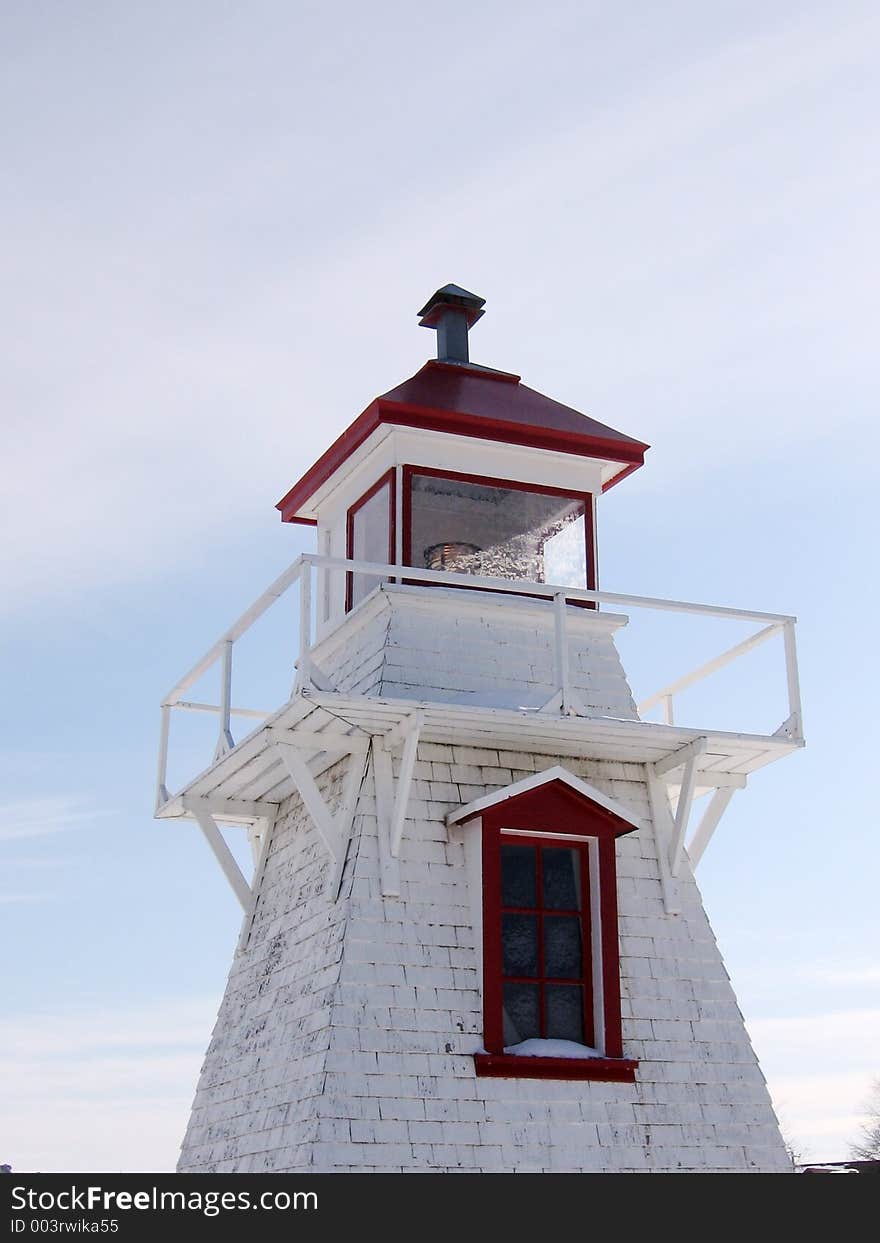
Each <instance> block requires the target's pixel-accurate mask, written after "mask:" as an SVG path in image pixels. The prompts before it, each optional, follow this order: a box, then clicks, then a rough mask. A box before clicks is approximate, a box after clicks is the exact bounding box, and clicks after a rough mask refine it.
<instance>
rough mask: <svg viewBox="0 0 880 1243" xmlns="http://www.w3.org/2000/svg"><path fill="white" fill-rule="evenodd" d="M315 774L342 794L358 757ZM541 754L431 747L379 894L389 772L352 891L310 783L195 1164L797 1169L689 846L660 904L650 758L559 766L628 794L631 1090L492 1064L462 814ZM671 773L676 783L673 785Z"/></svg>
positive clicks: (239, 975)
mask: <svg viewBox="0 0 880 1243" xmlns="http://www.w3.org/2000/svg"><path fill="white" fill-rule="evenodd" d="M347 762H348V761H346V760H341V761H339V762H338V763H337V764H336V765H335V766H334V767H333V768H331V769H328V770H327V771H326V772H325V773H324V774H323V776H322V777H321V778H320V782H319V784H320V788H321V794H322V798H323V799H324V800H325V802H326V803H327V805H328V806H337V805H338V803H339V801H340V799H341V797H342V792H343V783H344V778H345V771H346V764H347ZM545 762H546V761H545V757H535V756H531V755H529V754H527V753H517V752H509V751H504V750H502V749H500V748H473V747H465V746H462V747H456V746H454V745H445V746H441V745H438V744H431V743H424V742H422V743H420V746H419V751H418V758H417V760H416V765H415V770H414V777H413V797H412V802H411V808H410V823H409V824H408V828H407V834H406V849H405V851H404V852H403V853H402V854H401V858H400V860H399V871H400V885H399V890H400V892H399V897H398V898H395V899H389V898H383V897H382V895H381V879H380V876H381V870H380V847H379V837H378V823H377V817H376V802H375V794H376V791H375V787H374V781H373V776H372V767H370V768H368V771H367V778H366V780H365V782H364V785H363V788H362V790H361V794H360V798H359V800H358V806H357V811H356V814H355V829H354V838H355V840H354V842H353V845H352V849H351V850H350V851H349V855H348V861H347V863H346V866H345V871H344V874H343V880H342V887H341V893H340V900H339V901H338V902H337V903H335V904H334V903H328V902H327V900H326V898H325V896H324V894H323V888H324V884H325V874H326V870H327V867H328V861H327V856H326V852H325V850H324V848H323V846H322V844H321V843H320V839H319V837H318V834H317V831H316V830H315V828H314V826H313V824H312V822H311V818H310V816H309V814H308V812H307V810H306V808H305V807H304V806H303V804H302V802H301V800H300V799H299V798H298V797H297V796H292V797H291V798H289V799H288V800H287V801H286V802H285V803H284V805H283V807H282V812H281V816H280V817H279V820H278V824H277V826H276V830H275V833H274V834H273V840H272V843H271V846H270V849H269V852H268V855H267V857H266V859H265V860H264V862H263V865H262V870H261V874H260V876H259V877H258V878H257V881H256V885H255V888H256V891H257V901H256V904H255V909H254V914H253V921H252V926H251V929H250V932H249V935H248V937H247V944H246V946H245V947H244V948H243V950H242V952H241V953H240V954H239V955H238V956H237V958H236V960H235V962H234V963H233V966H232V970H231V973H230V978H229V983H228V986H227V991H226V995H225V997H224V1001H223V1004H222V1006H221V1009H220V1014H219V1017H218V1022H217V1026H216V1028H215V1032H214V1036H213V1038H212V1041H211V1045H210V1047H209V1050H208V1053H207V1057H206V1060H205V1066H204V1070H203V1072H202V1076H201V1080H200V1083H199V1087H198V1091H197V1094H196V1100H195V1105H194V1109H193V1114H192V1118H191V1120H190V1124H189V1128H188V1131H187V1135H186V1139H185V1141H184V1145H183V1151H182V1155H181V1163H180V1169H181V1170H183V1171H200V1172H209V1171H240V1172H251V1171H253V1172H260V1171H305V1172H308V1171H321V1170H328V1171H348V1170H353V1171H370V1170H392V1171H397V1170H419V1169H433V1170H468V1171H473V1172H480V1171H486V1172H493V1171H505V1170H520V1171H523V1170H528V1169H535V1170H549V1171H602V1170H609V1171H665V1170H678V1171H716V1170H717V1171H729V1172H733V1171H750V1170H778V1171H784V1170H786V1169H787V1168H788V1164H787V1158H786V1155H785V1151H784V1148H783V1145H782V1141H781V1139H780V1137H779V1132H778V1128H777V1125H776V1121H775V1118H774V1116H773V1112H772V1108H771V1105H770V1102H769V1098H768V1094H767V1090H766V1086H765V1084H764V1080H763V1078H762V1076H761V1073H760V1070H759V1068H758V1065H757V1062H756V1060H755V1057H754V1053H753V1052H752V1049H751V1046H750V1044H749V1040H748V1036H747V1034H746V1032H745V1029H744V1026H743V1023H742V1018H741V1016H740V1014H739V1011H738V1008H737V1005H736V1000H735V997H734V995H733V992H732V990H731V987H730V984H729V981H728V980H727V976H726V973H725V971H724V966H723V963H722V960H721V956H720V954H719V952H718V949H717V946H716V945H715V941H714V938H713V936H712V933H711V929H710V927H709V925H708V922H707V920H706V917H705V914H704V912H703V909H702V905H701V902H700V897H699V893H698V891H697V889H696V886H695V884H694V882H693V878H692V876H691V873H690V869H689V866H688V863H687V861H686V860H685V861H684V862H683V864H682V868H681V873H680V876H679V880H678V883H677V889H678V892H679V896H680V906H681V914H680V916H679V917H678V918H675V919H670V918H669V917H668V916H667V915H666V914H665V913H664V907H663V893H662V889H661V882H660V866H659V856H658V851H657V848H656V845H655V839H654V830H653V825H652V822H651V812H650V806H649V801H648V791H647V782H646V775H645V770H644V767H643V766H639V765H633V764H620V763H606V762H602V761H596V760H589V759H580V760H572V759H571V758H570V757H569V758H566V757H556V762H557V763H559V764H560V765H564V766H566V767H568V768H570V769H571V771H572V772H573V773H574V774H575V775H576V776H577V777H579V778H580V779H581V780H583V781H586V782H588V783H589V785H590V786H592V787H595V788H597V789H599V790H601V791H602V792H603V793H604V794H605V795H606V796H607V797H609V798H612V799H614V800H615V801H617V802H619V803H621V804H623V805H625V806H627V807H628V809H629V811H630V814H631V815H632V816H633V817H634V818H635V819H637V820H638V821H639V823H640V824H641V825H642V827H641V828H640V829H639V830H637V831H635V832H633V833H632V834H629V835H627V836H625V837H623V838H621V839H620V841H619V843H618V874H619V881H618V891H619V906H620V946H621V987H622V997H623V1033H624V1047H625V1052H626V1054H627V1055H629V1056H634V1057H637V1058H638V1059H639V1062H640V1064H639V1069H638V1072H637V1082H636V1083H635V1084H631V1085H628V1084H608V1083H590V1082H587V1083H585V1082H564V1081H563V1082H556V1081H538V1080H504V1079H501V1080H499V1079H477V1078H476V1077H475V1075H474V1073H473V1061H472V1054H473V1052H474V1050H476V1049H477V1048H479V1046H480V1042H481V1038H482V1037H481V1032H482V1026H481V1010H480V1005H481V1001H480V985H479V970H480V964H479V951H478V940H479V937H478V927H479V925H478V923H475V921H477V920H478V919H479V916H478V914H475V911H478V910H479V904H478V902H477V901H476V897H475V895H474V893H473V892H472V886H471V877H472V872H471V873H469V870H468V867H467V865H466V848H465V845H464V843H463V841H462V840H461V838H463V837H465V836H466V835H467V834H468V830H464V831H462V832H461V837H458V836H457V835H454V836H455V840H448V841H447V839H446V826H445V820H446V817H447V815H448V813H449V812H450V810H452V808H453V807H454V806H455V804H456V803H458V804H460V803H461V802H463V801H465V800H466V799H467V798H468V797H469V795H470V791H471V790H472V789H473V783H474V775H475V771H478V772H479V773H480V783H481V785H480V790H481V797H482V796H483V795H485V794H489V793H491V792H492V791H493V790H495V789H500V788H502V787H503V786H504V785H506V784H508V783H509V781H510V779H511V778H513V779H514V780H517V781H519V780H523V779H526V778H528V777H532V776H534V774H535V772H536V771H537V770H538V769H539V766H542V765H543V764H544V763H545ZM660 784H661V785H662V783H660Z"/></svg>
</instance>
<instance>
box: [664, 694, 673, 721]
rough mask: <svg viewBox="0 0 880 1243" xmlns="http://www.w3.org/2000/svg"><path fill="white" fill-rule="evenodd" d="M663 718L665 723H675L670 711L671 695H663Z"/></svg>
mask: <svg viewBox="0 0 880 1243" xmlns="http://www.w3.org/2000/svg"><path fill="white" fill-rule="evenodd" d="M663 720H664V722H665V724H666V725H674V724H675V714H674V713H673V711H672V696H671V695H664V696H663Z"/></svg>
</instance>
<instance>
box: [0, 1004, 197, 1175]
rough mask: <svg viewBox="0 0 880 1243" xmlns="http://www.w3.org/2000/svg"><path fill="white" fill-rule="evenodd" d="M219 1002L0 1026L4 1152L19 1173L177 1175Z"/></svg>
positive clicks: (48, 1015)
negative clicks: (168, 1172)
mask: <svg viewBox="0 0 880 1243" xmlns="http://www.w3.org/2000/svg"><path fill="white" fill-rule="evenodd" d="M216 1008H217V1002H216V1000H214V999H207V998H201V999H198V1000H167V1001H158V1002H156V1003H154V1004H152V1005H150V1004H147V1003H144V1004H142V1005H129V1006H120V1007H118V1008H115V1009H113V1008H109V1007H101V1008H96V1009H94V1010H92V1011H77V1012H63V1013H56V1012H45V1013H37V1014H30V1015H28V1016H26V1017H23V1018H19V1019H16V1020H15V1021H9V1022H0V1048H2V1049H3V1058H2V1060H0V1096H2V1099H3V1103H4V1108H3V1113H4V1135H3V1143H4V1145H5V1148H4V1151H3V1153H2V1154H0V1160H4V1161H9V1162H11V1163H12V1165H13V1167H14V1168H15V1169H18V1170H20V1171H25V1170H43V1171H46V1172H51V1171H58V1172H62V1171H63V1172H78V1171H88V1170H109V1171H123V1172H137V1171H161V1170H173V1168H174V1165H175V1163H176V1160H177V1152H178V1148H179V1145H180V1141H181V1139H182V1138H183V1132H184V1129H185V1127H186V1121H187V1117H188V1111H189V1107H190V1104H191V1102H192V1097H193V1094H194V1092H195V1087H196V1082H197V1079H198V1073H199V1068H200V1065H201V1061H202V1057H203V1054H204V1050H205V1048H206V1046H207V1043H208V1039H209V1036H210V1032H211V1027H212V1024H213V1020H214V1016H215V1013H216Z"/></svg>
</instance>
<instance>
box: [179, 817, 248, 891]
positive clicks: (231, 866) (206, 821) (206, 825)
mask: <svg viewBox="0 0 880 1243" xmlns="http://www.w3.org/2000/svg"><path fill="white" fill-rule="evenodd" d="M189 810H191V812H192V814H193V815H194V816H195V818H196V820H197V822H198V826H199V828H200V829H201V830H202V832H203V833H204V835H205V838H206V840H207V842H208V845H209V846H210V847H211V849H212V850H213V852H214V856H215V858H216V859H217V862H218V863H219V864H220V866H221V868H222V869H223V872H224V874H225V876H226V879H227V880H228V881H229V883H230V885H231V886H232V889H233V892H234V894H235V896H236V897H237V898H238V900H239V902H240V903H241V905H242V907H243V908H244V910H245V912H247V911H248V910H250V906H251V902H252V900H253V896H254V895H253V890H252V889H251V887H250V885H249V884H248V883H247V881H246V880H245V878H244V876H243V875H242V871H241V868H240V867H239V866H238V864H237V863H236V861H235V856H234V855H233V853H232V851H231V850H230V849H229V847H228V846H227V845H226V839H225V838H224V836H223V834H222V833H221V832H220V830H219V829H218V828H217V822H216V821H215V819H214V817H213V815H212V814H211V812H209V811H207V810H206V809H205V808H203V807H199V806H198V805H197V804H194V805H193V806H192V807H191V808H190V809H189Z"/></svg>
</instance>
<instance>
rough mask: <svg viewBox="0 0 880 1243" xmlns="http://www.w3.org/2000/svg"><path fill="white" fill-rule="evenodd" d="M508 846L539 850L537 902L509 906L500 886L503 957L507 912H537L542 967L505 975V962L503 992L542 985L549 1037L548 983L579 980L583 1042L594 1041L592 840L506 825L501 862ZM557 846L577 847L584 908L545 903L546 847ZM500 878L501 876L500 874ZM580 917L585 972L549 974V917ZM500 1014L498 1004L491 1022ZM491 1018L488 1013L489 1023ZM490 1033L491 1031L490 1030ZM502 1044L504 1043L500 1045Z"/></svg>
mask: <svg viewBox="0 0 880 1243" xmlns="http://www.w3.org/2000/svg"><path fill="white" fill-rule="evenodd" d="M505 846H528V847H532V848H533V849H534V850H535V889H536V894H535V897H536V901H537V905H536V906H534V907H526V906H522V907H519V906H505V905H504V896H503V894H502V893H501V890H500V887H499V912H500V915H501V923H502V928H501V929H499V935H500V937H501V943H502V944H501V954H502V959H503V922H504V916H505V915H529V916H534V917H535V918H536V919H537V921H538V927H537V933H538V937H537V940H538V968H539V974H538V975H534V976H513V975H505V973H504V964H503V961H502V964H501V990H502V993H503V990H504V985H505V984H537V986H538V1026H539V1029H540V1035H541V1036H542V1037H546V1035H547V1031H546V1026H547V1016H546V1012H545V1011H546V1006H545V1002H544V986H545V985H546V984H576V985H578V986H579V987H580V988H581V989H582V990H583V1000H582V1018H583V1029H584V1039H583V1043H584V1044H587V1045H592V1043H593V1036H594V1026H593V967H592V935H591V924H592V919H591V910H590V862H589V844H588V843H587V842H584V841H581V840H580V839H579V838H569V839H568V840H567V841H562V840H560V839H559V838H548V837H540V836H534V837H530V836H527V835H525V834H523V833H521V832H517V833H516V834H515V835H514V834H512V833H507V834H506V833H505V832H504V830H503V829H502V831H501V840H500V841H499V843H498V851H499V864H500V858H501V851H502V850H503V849H504V847H505ZM548 847H549V848H551V849H552V848H553V847H556V848H557V849H562V850H576V851H577V855H578V869H579V872H580V882H581V908H580V910H573V909H572V910H565V909H562V908H558V907H545V906H543V905H542V895H543V869H544V859H543V855H542V850H544V849H546V848H548ZM499 882H500V876H499ZM575 916H576V917H577V918H578V920H579V921H580V925H581V974H580V975H579V976H555V975H554V976H549V975H547V974H546V961H545V957H544V939H545V929H546V925H547V920H548V919H564V918H572V917H575ZM498 1018H499V1015H498V1013H497V1008H493V1013H492V1019H491V1022H492V1024H493V1026H494V1025H495V1024H496V1023H497V1021H498ZM488 1025H489V1019H488V1017H487V1027H488ZM487 1035H488V1032H487ZM499 1038H500V1039H501V1040H502V1041H503V1031H502V1032H501V1033H497V1032H496V1033H494V1037H493V1040H492V1043H493V1044H497V1042H498V1039H499ZM499 1047H500V1046H499Z"/></svg>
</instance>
